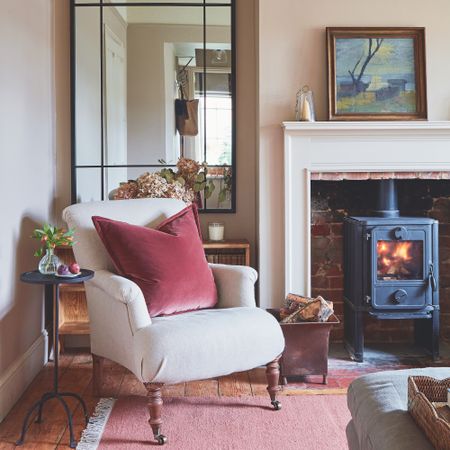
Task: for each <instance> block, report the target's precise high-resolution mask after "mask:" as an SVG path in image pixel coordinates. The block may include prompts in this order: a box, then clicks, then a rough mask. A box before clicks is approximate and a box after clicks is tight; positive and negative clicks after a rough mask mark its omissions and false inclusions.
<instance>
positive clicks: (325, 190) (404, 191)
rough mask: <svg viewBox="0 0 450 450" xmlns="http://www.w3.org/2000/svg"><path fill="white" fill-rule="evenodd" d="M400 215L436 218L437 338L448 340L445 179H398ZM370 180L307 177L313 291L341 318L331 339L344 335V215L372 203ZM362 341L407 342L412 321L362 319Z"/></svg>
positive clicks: (362, 211) (449, 219)
mask: <svg viewBox="0 0 450 450" xmlns="http://www.w3.org/2000/svg"><path fill="white" fill-rule="evenodd" d="M397 186H398V195H399V208H400V211H401V214H402V215H408V216H419V217H423V216H425V217H432V218H434V219H437V220H439V222H440V226H439V262H440V291H439V294H440V305H441V337H443V338H445V339H450V181H449V180H444V179H441V180H398V181H397ZM374 187H375V186H374V181H353V180H352V181H348V180H344V181H317V180H313V181H311V213H312V217H311V235H312V239H311V275H312V280H311V281H312V294H313V295H314V296H315V295H322V296H323V297H325V298H326V299H329V300H332V301H333V302H334V307H335V312H336V315H337V316H338V317H339V319H340V321H341V325H340V326H339V327H335V329H334V330H333V332H332V340H334V341H342V339H343V321H344V317H343V293H344V289H343V287H344V286H343V283H344V272H343V262H344V258H343V225H342V221H343V218H344V217H346V216H352V215H367V214H369V213H370V209H371V207H372V205H373V202H374V200H375V199H374V194H375V193H376V189H374ZM365 320H366V322H365V339H366V341H367V342H404V341H412V336H413V324H412V321H398V320H385V321H380V320H374V319H371V318H369V317H366V318H365Z"/></svg>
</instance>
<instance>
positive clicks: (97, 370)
mask: <svg viewBox="0 0 450 450" xmlns="http://www.w3.org/2000/svg"><path fill="white" fill-rule="evenodd" d="M104 362H105V358H103V356H97V355H94V354H92V366H93V376H92V388H93V394H94V397H101V396H102V386H103V365H104Z"/></svg>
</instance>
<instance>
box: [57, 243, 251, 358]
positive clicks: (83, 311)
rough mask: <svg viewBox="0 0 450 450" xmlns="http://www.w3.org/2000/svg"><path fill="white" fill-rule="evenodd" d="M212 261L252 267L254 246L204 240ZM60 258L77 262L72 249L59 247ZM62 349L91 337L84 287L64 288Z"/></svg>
mask: <svg viewBox="0 0 450 450" xmlns="http://www.w3.org/2000/svg"><path fill="white" fill-rule="evenodd" d="M203 248H204V249H205V254H206V258H207V260H208V262H210V263H216V264H233V265H241V266H249V265H250V244H249V242H248V241H247V240H246V239H236V240H224V241H204V242H203ZM55 253H56V255H57V256H58V257H59V258H60V259H61V260H62V261H63V262H64V264H71V263H72V262H75V257H74V254H73V251H72V247H64V246H61V247H57V248H56V249H55ZM59 298H60V314H59V348H60V351H61V352H64V337H65V336H68V335H89V334H90V329H89V315H88V310H87V303H86V293H85V290H84V285H83V284H61V285H60V293H59Z"/></svg>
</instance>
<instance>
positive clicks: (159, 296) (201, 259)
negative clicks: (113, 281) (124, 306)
mask: <svg viewBox="0 0 450 450" xmlns="http://www.w3.org/2000/svg"><path fill="white" fill-rule="evenodd" d="M92 221H93V222H94V225H95V228H96V229H97V232H98V234H99V236H100V238H101V239H102V241H103V243H104V245H105V247H106V250H107V251H108V253H109V254H110V256H111V259H112V260H113V263H114V265H115V267H116V269H117V271H118V273H119V274H120V275H123V276H125V277H127V278H129V279H130V280H132V281H134V282H135V283H136V284H137V285H138V286H139V287H140V288H141V290H142V292H143V294H144V297H145V301H146V303H147V307H148V310H149V313H150V316H151V317H155V316H160V315H167V314H175V313H180V312H186V311H192V310H195V309H201V308H211V307H213V306H214V305H215V304H216V303H217V291H216V285H215V283H214V278H213V275H212V272H211V269H210V268H209V266H208V263H207V261H206V258H205V253H204V250H203V246H202V241H201V238H200V234H199V227H198V217H197V215H196V211H195V212H194V209H193V208H192V207H191V206H189V207H187V208H185V209H183V210H182V211H180V212H179V213H178V214H175V215H174V216H172V217H169V218H168V219H166V220H165V221H164V222H162V223H161V224H160V225H159V226H158V227H157V228H156V229H151V228H146V227H140V226H137V225H131V224H129V223H125V222H119V221H117V220H111V219H106V218H104V217H98V216H94V217H92Z"/></svg>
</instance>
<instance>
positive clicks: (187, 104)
mask: <svg viewBox="0 0 450 450" xmlns="http://www.w3.org/2000/svg"><path fill="white" fill-rule="evenodd" d="M175 116H176V126H177V130H178V132H179V133H180V135H181V136H197V134H198V100H183V99H179V98H177V99H176V100H175Z"/></svg>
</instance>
